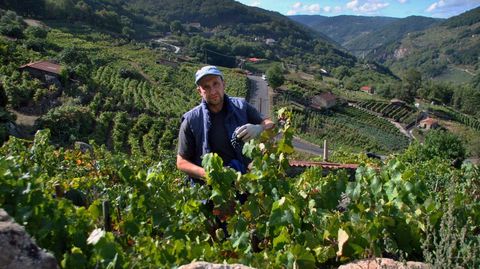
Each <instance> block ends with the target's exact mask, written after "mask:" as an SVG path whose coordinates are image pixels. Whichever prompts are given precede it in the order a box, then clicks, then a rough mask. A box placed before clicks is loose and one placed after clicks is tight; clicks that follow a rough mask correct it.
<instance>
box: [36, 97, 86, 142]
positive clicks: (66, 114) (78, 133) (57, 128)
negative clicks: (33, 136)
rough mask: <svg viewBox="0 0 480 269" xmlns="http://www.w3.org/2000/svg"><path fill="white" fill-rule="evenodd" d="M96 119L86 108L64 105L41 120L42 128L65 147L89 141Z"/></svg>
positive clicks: (49, 112)
mask: <svg viewBox="0 0 480 269" xmlns="http://www.w3.org/2000/svg"><path fill="white" fill-rule="evenodd" d="M94 122H95V119H94V117H93V114H92V113H91V112H90V110H89V109H88V108H86V107H79V106H69V105H63V106H60V107H57V108H54V109H51V110H49V111H48V112H47V114H45V115H43V116H42V117H41V118H40V119H39V123H38V124H39V127H40V128H48V129H50V130H51V132H52V135H53V137H54V138H55V142H59V143H62V144H63V145H65V144H69V143H72V142H75V141H77V140H83V141H88V138H89V136H90V135H91V133H92V131H93V130H94Z"/></svg>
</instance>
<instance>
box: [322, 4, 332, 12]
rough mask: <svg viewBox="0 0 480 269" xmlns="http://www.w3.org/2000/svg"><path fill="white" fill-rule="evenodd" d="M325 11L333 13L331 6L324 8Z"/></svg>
mask: <svg viewBox="0 0 480 269" xmlns="http://www.w3.org/2000/svg"><path fill="white" fill-rule="evenodd" d="M323 11H324V12H327V13H329V12H331V11H332V7H330V6H326V7H323Z"/></svg>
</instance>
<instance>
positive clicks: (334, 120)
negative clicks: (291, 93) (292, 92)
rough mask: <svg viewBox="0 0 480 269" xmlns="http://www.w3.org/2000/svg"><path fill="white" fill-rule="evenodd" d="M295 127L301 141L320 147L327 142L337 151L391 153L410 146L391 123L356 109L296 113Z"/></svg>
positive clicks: (406, 139)
mask: <svg viewBox="0 0 480 269" xmlns="http://www.w3.org/2000/svg"><path fill="white" fill-rule="evenodd" d="M293 114H294V116H293V118H294V120H293V122H294V127H295V128H296V131H297V134H298V135H300V136H301V137H303V138H305V139H307V140H309V141H311V142H313V143H317V144H321V143H322V142H323V140H324V139H326V140H327V141H329V143H330V144H331V145H332V146H333V148H338V147H346V148H349V149H353V150H357V151H374V152H379V153H388V152H392V151H398V150H401V149H404V148H405V147H407V146H408V143H409V141H408V138H407V137H406V136H405V135H403V134H402V133H400V131H399V130H398V129H397V128H396V127H395V126H393V125H392V124H391V123H390V122H389V121H388V120H385V119H382V118H380V117H376V116H373V115H371V114H369V113H367V112H365V111H362V110H360V109H357V108H353V107H345V108H339V109H337V110H336V111H335V112H318V111H314V110H305V111H303V112H302V111H294V113H293Z"/></svg>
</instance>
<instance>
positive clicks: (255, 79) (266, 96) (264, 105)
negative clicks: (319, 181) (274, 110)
mask: <svg viewBox="0 0 480 269" xmlns="http://www.w3.org/2000/svg"><path fill="white" fill-rule="evenodd" d="M248 78H249V79H250V81H251V82H252V84H253V87H252V88H253V91H252V92H251V93H250V99H249V100H248V102H249V103H250V104H252V105H253V106H254V107H255V108H256V109H257V110H258V111H260V112H261V113H262V114H263V115H266V116H267V115H268V116H270V117H272V114H271V106H270V102H271V96H272V95H271V89H270V87H268V85H267V82H266V81H265V80H263V79H262V78H261V77H259V76H248ZM292 144H293V147H294V148H295V150H297V151H301V152H306V153H309V154H314V155H319V156H323V149H322V148H321V147H319V146H317V145H315V144H312V143H309V142H306V141H304V140H302V139H300V138H297V137H294V138H293V141H292Z"/></svg>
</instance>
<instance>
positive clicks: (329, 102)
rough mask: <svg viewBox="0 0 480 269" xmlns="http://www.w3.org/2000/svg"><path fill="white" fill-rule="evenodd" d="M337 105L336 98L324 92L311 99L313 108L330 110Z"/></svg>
mask: <svg viewBox="0 0 480 269" xmlns="http://www.w3.org/2000/svg"><path fill="white" fill-rule="evenodd" d="M336 104H337V96H335V94H333V93H331V92H324V93H321V94H319V95H315V96H314V97H313V98H312V106H313V107H315V108H326V109H328V108H331V107H333V106H335V105H336Z"/></svg>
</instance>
